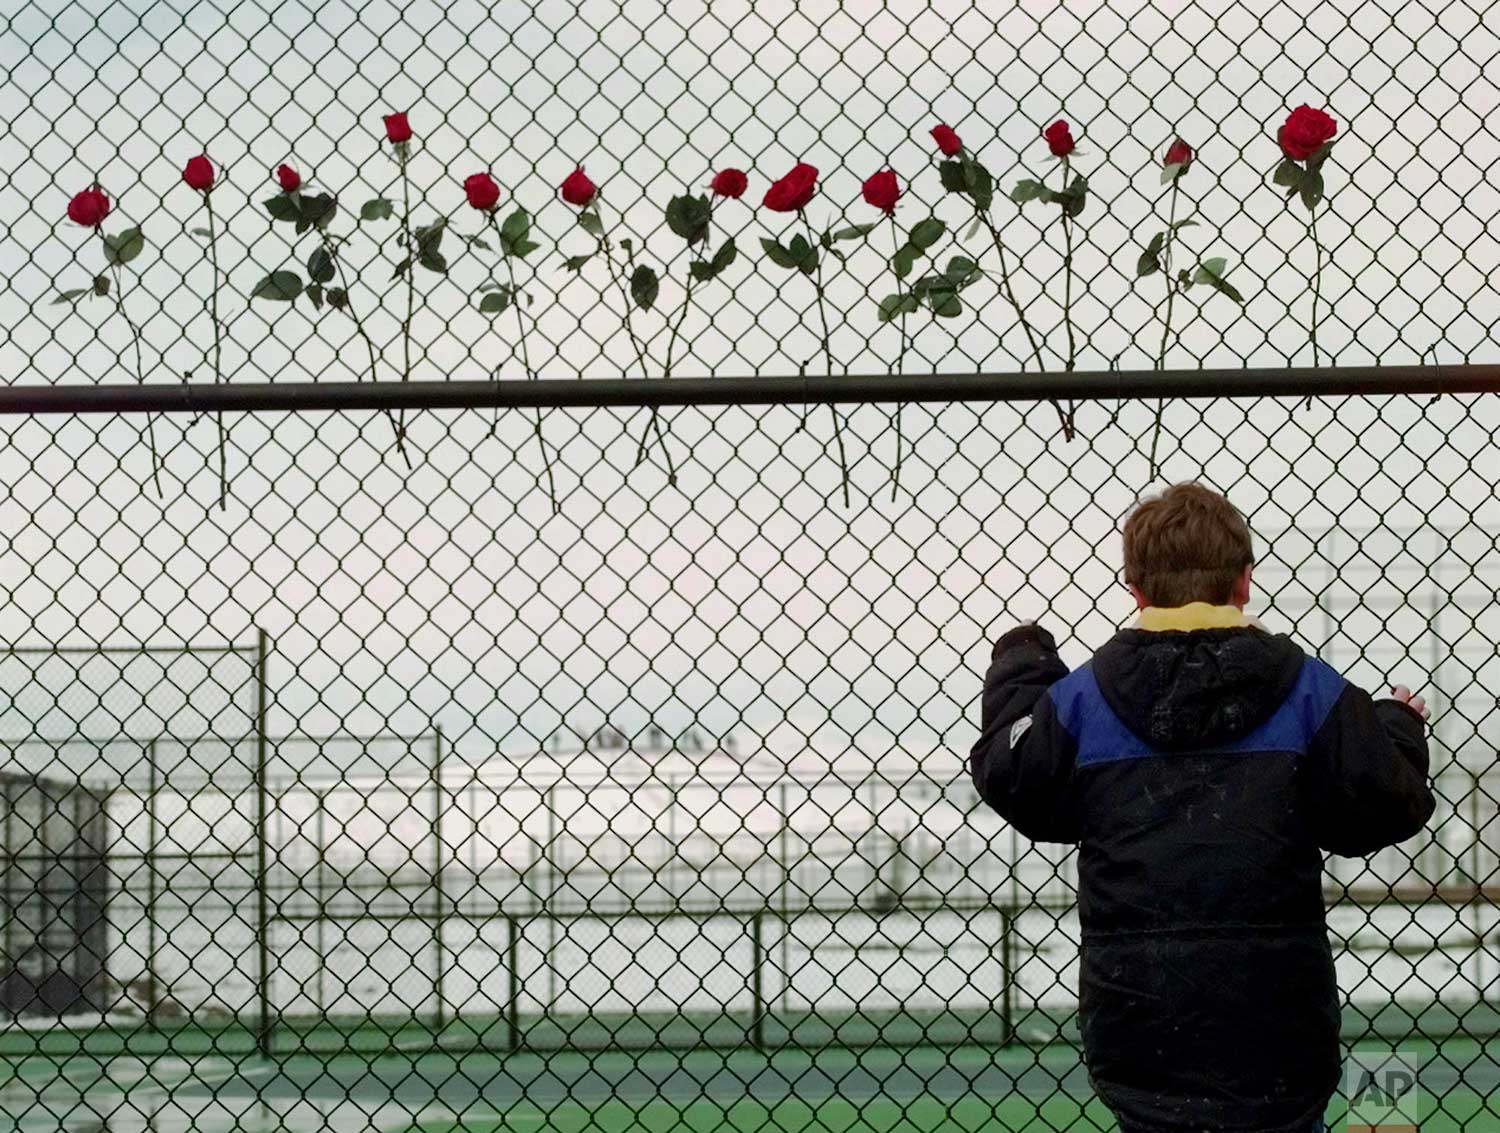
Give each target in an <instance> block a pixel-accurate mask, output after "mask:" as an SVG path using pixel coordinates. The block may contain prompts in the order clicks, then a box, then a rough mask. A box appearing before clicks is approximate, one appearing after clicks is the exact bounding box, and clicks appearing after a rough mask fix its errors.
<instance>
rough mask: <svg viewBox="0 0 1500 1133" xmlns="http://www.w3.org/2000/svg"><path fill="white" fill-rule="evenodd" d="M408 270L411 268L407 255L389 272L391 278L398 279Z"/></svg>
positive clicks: (409, 258)
mask: <svg viewBox="0 0 1500 1133" xmlns="http://www.w3.org/2000/svg"><path fill="white" fill-rule="evenodd" d="M410 270H411V257H410V256H407V257H406V259H404V260H402V261H401V262H400V263H399V264H397V265H396V270H395V271H393V272H391V278H392V279H400V278H401V277H402V276H403V275H405V274H406V273H407V272H409V271H410Z"/></svg>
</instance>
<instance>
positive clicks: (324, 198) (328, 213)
mask: <svg viewBox="0 0 1500 1133" xmlns="http://www.w3.org/2000/svg"><path fill="white" fill-rule="evenodd" d="M300 200H301V207H300V208H299V209H298V214H299V215H298V219H299V220H300V221H301V225H302V226H311V227H315V228H318V229H324V228H327V227H328V222H329V221H330V220H332V219H333V214H334V212H335V211H336V210H337V208H338V201H336V200H334V198H333V197H332V195H330V194H328V193H319V194H318V195H317V196H316V197H301V198H300Z"/></svg>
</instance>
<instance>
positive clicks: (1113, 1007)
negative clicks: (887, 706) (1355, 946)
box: [970, 625, 1433, 1133]
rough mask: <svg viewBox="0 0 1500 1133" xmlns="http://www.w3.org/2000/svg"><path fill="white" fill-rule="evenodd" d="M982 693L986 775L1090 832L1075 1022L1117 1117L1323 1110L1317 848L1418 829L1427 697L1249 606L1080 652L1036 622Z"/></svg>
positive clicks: (1039, 815) (1303, 1118) (1059, 822)
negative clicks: (1245, 613) (1369, 687)
mask: <svg viewBox="0 0 1500 1133" xmlns="http://www.w3.org/2000/svg"><path fill="white" fill-rule="evenodd" d="M982 712H983V719H982V721H981V729H982V730H981V735H980V738H979V741H978V743H976V744H975V745H974V749H973V752H972V754H971V756H970V769H971V771H972V773H973V776H974V784H975V786H976V787H977V788H978V790H979V793H980V795H982V796H983V798H984V800H985V801H986V802H987V803H989V805H990V806H992V807H993V808H994V809H995V810H997V811H998V812H999V813H1000V814H1001V815H1002V816H1003V817H1004V818H1005V819H1006V820H1007V821H1009V822H1010V823H1011V824H1012V825H1013V826H1015V828H1016V829H1017V830H1019V831H1020V832H1021V833H1022V834H1024V835H1026V836H1028V837H1030V838H1033V839H1035V840H1037V841H1044V842H1070V843H1076V844H1077V845H1078V848H1079V856H1078V877H1079V893H1078V908H1079V917H1080V921H1081V929H1082V945H1081V965H1080V975H1079V1025H1080V1029H1081V1031H1082V1036H1083V1045H1084V1053H1085V1057H1086V1058H1087V1061H1088V1068H1089V1074H1090V1077H1091V1079H1092V1080H1093V1083H1094V1087H1095V1090H1096V1091H1097V1092H1098V1094H1099V1096H1100V1097H1101V1098H1102V1099H1103V1100H1104V1101H1105V1103H1106V1104H1108V1105H1109V1107H1110V1108H1111V1109H1112V1110H1113V1111H1114V1112H1115V1114H1116V1115H1117V1116H1118V1117H1119V1118H1120V1120H1121V1124H1122V1126H1124V1127H1126V1128H1132V1127H1144V1128H1146V1129H1150V1130H1181V1131H1184V1133H1185V1131H1188V1130H1192V1131H1195V1133H1196V1131H1202V1130H1255V1131H1257V1133H1275V1131H1281V1130H1298V1131H1299V1133H1300V1131H1301V1130H1303V1129H1305V1128H1307V1127H1308V1125H1309V1123H1310V1122H1312V1121H1313V1120H1314V1119H1315V1118H1316V1117H1317V1116H1318V1115H1320V1114H1321V1113H1322V1111H1323V1108H1324V1106H1325V1105H1326V1104H1327V1102H1328V1099H1329V1097H1330V1096H1331V1095H1332V1093H1333V1091H1334V1090H1335V1089H1336V1088H1337V1085H1338V1081H1339V1072H1340V1056H1339V998H1338V988H1337V985H1336V984H1335V981H1334V969H1333V958H1332V954H1331V951H1330V948H1329V943H1328V935H1327V930H1326V927H1325V923H1324V904H1323V890H1322V868H1323V859H1322V852H1323V851H1327V852H1330V853H1335V854H1344V855H1351V856H1358V855H1365V854H1370V853H1373V852H1374V851H1376V850H1379V849H1381V848H1382V847H1384V846H1389V845H1392V844H1393V843H1396V842H1400V841H1402V840H1404V839H1407V838H1410V837H1412V836H1413V835H1415V834H1416V833H1417V832H1418V831H1419V830H1421V828H1422V826H1423V824H1424V823H1425V822H1426V821H1427V819H1428V818H1429V817H1430V816H1431V814H1432V810H1433V797H1432V793H1431V792H1430V791H1429V790H1428V786H1427V742H1426V739H1425V727H1424V722H1423V720H1422V718H1421V716H1420V715H1418V714H1417V713H1416V712H1415V711H1413V710H1412V709H1411V708H1409V707H1407V706H1406V705H1404V704H1401V703H1399V702H1397V701H1395V700H1381V701H1372V700H1371V698H1370V697H1369V696H1368V695H1367V694H1366V693H1365V692H1363V691H1361V690H1360V689H1358V688H1355V687H1354V686H1353V685H1351V684H1349V682H1348V681H1346V680H1345V679H1344V678H1343V677H1342V676H1340V675H1339V674H1338V673H1337V672H1336V671H1334V670H1333V669H1331V668H1330V667H1329V666H1328V665H1326V664H1324V663H1323V662H1322V661H1319V660H1318V659H1316V658H1313V657H1309V656H1307V655H1306V654H1304V653H1303V651H1302V650H1301V649H1300V648H1299V647H1298V646H1297V645H1296V644H1295V643H1294V642H1293V641H1292V640H1291V639H1290V638H1288V637H1285V636H1277V635H1272V634H1270V633H1267V632H1265V631H1263V630H1262V629H1260V628H1258V627H1256V626H1253V625H1247V626H1237V627H1233V628H1209V629H1191V630H1169V631H1155V630H1144V629H1127V630H1123V631H1121V632H1120V633H1119V634H1117V635H1116V636H1115V637H1114V638H1113V639H1111V640H1110V641H1109V642H1108V643H1107V644H1106V645H1105V646H1104V647H1103V648H1102V649H1100V650H1099V651H1098V653H1097V654H1095V656H1094V658H1093V660H1092V661H1091V662H1089V663H1088V664H1086V665H1084V666H1083V667H1082V668H1079V669H1077V670H1075V671H1073V672H1071V673H1070V672H1069V671H1068V669H1067V667H1066V666H1064V665H1063V663H1062V661H1061V660H1060V659H1059V658H1058V655H1057V648H1056V643H1055V642H1054V641H1053V639H1052V636H1051V634H1049V633H1047V631H1046V630H1043V629H1040V628H1038V627H1036V626H1032V625H1026V626H1021V627H1020V628H1018V629H1015V630H1012V631H1011V632H1010V633H1007V634H1006V635H1005V636H1004V637H1002V638H1001V639H1000V640H999V642H998V643H997V644H996V645H995V649H994V653H993V657H992V663H991V665H990V669H989V673H988V675H987V676H986V678H985V686H984V699H983V710H982Z"/></svg>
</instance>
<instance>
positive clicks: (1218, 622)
mask: <svg viewBox="0 0 1500 1133" xmlns="http://www.w3.org/2000/svg"><path fill="white" fill-rule="evenodd" d="M1237 626H1255V627H1256V628H1259V627H1260V623H1259V622H1258V621H1256V620H1255V619H1254V618H1252V617H1251V616H1250V615H1249V614H1247V613H1245V612H1244V611H1243V610H1241V609H1238V608H1236V607H1234V606H1213V605H1210V604H1209V603H1207V602H1189V603H1188V604H1187V605H1186V606H1147V607H1146V608H1145V609H1144V610H1142V611H1141V616H1140V617H1139V618H1138V619H1137V620H1136V623H1135V628H1136V629H1146V630H1188V629H1230V628H1233V627H1237Z"/></svg>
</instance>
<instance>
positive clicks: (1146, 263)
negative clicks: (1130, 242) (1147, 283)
mask: <svg viewBox="0 0 1500 1133" xmlns="http://www.w3.org/2000/svg"><path fill="white" fill-rule="evenodd" d="M1159 271H1161V260H1160V259H1159V258H1158V257H1157V255H1156V253H1155V252H1142V253H1141V258H1140V259H1138V260H1136V261H1135V277H1136V278H1137V279H1145V278H1146V277H1147V276H1148V275H1155V274H1156V273H1157V272H1159Z"/></svg>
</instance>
